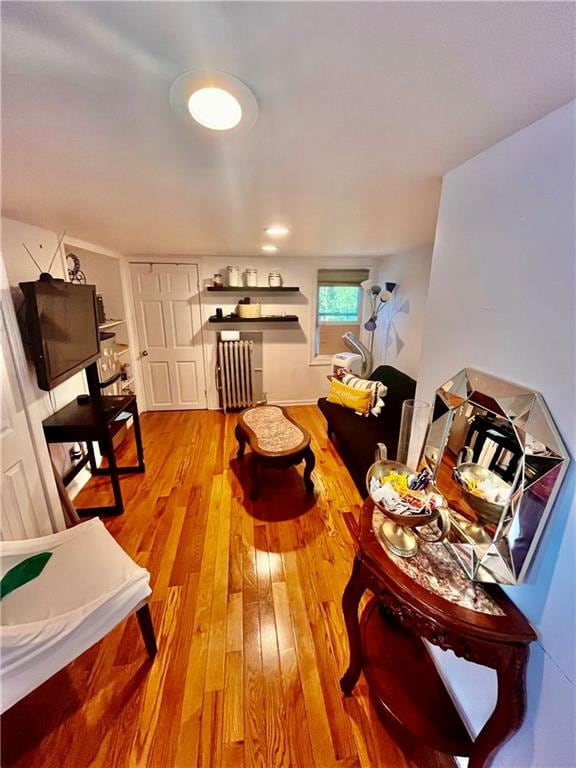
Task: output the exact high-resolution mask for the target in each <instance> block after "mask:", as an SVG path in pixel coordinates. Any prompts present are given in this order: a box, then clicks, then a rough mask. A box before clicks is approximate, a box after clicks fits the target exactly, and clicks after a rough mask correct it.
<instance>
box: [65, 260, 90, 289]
mask: <svg viewBox="0 0 576 768" xmlns="http://www.w3.org/2000/svg"><path fill="white" fill-rule="evenodd" d="M66 264H67V265H68V277H69V278H70V282H72V283H86V275H85V274H84V272H82V267H81V265H80V259H79V258H78V256H76V254H74V253H69V254H67V255H66Z"/></svg>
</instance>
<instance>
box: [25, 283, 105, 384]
mask: <svg viewBox="0 0 576 768" xmlns="http://www.w3.org/2000/svg"><path fill="white" fill-rule="evenodd" d="M20 288H21V289H22V291H23V293H24V297H25V302H26V304H25V307H26V329H25V330H26V335H27V340H28V346H29V349H30V352H31V354H32V358H33V360H34V366H35V368H36V376H37V379H38V386H39V387H40V389H45V390H49V389H53V388H54V387H55V386H57V385H58V384H61V383H62V382H63V381H66V379H69V378H70V377H71V376H73V375H74V374H75V373H78V371H81V370H82V369H83V368H86V366H87V365H89V364H90V363H93V362H95V361H96V360H97V359H98V358H99V357H100V337H99V334H98V316H97V313H96V287H95V286H94V285H78V284H75V283H66V282H64V281H63V280H37V281H36V282H34V283H20Z"/></svg>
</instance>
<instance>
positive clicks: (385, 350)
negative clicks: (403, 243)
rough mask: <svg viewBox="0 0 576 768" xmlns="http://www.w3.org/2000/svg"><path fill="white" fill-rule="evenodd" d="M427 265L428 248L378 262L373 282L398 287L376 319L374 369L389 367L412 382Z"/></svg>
mask: <svg viewBox="0 0 576 768" xmlns="http://www.w3.org/2000/svg"><path fill="white" fill-rule="evenodd" d="M431 265H432V246H431V245H430V246H423V247H421V248H412V249H410V250H408V251H401V252H399V253H394V254H391V255H389V256H382V258H381V259H379V262H378V270H377V274H376V281H377V283H378V284H379V285H382V286H383V285H384V283H385V282H390V281H391V282H393V283H397V285H398V287H397V289H396V291H395V293H394V297H393V298H392V299H391V300H390V301H389V302H388V304H386V306H385V307H384V309H383V310H382V311H381V312H380V314H379V316H378V327H377V329H376V331H375V333H374V350H373V354H374V362H375V366H376V365H377V364H378V365H380V364H386V365H393V366H394V367H395V368H398V369H399V370H401V371H403V372H404V373H407V374H408V375H409V376H412V378H414V379H416V378H417V377H418V367H419V364H420V351H421V346H422V333H423V331H424V321H425V315H426V299H427V296H428V284H429V281H430V268H431Z"/></svg>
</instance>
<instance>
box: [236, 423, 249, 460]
mask: <svg viewBox="0 0 576 768" xmlns="http://www.w3.org/2000/svg"><path fill="white" fill-rule="evenodd" d="M234 436H235V437H236V440H238V453H237V454H236V458H237V459H242V458H244V450H245V448H246V435H245V434H244V432H243V431H242V430H241V429H240V427H239V425H238V424H237V425H236V429H235V430H234Z"/></svg>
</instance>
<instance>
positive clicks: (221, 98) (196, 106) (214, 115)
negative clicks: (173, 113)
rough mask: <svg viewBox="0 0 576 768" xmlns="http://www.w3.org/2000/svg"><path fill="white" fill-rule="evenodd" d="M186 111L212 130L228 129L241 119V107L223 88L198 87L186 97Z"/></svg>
mask: <svg viewBox="0 0 576 768" xmlns="http://www.w3.org/2000/svg"><path fill="white" fill-rule="evenodd" d="M188 111H189V112H190V114H191V115H192V117H193V118H194V120H196V122H197V123H200V125H203V126H204V127H205V128H211V129H212V130H213V131H229V130H230V129H231V128H234V127H235V126H237V125H238V123H239V122H240V120H241V119H242V107H241V106H240V103H239V102H238V99H235V98H234V96H232V94H231V93H228V91H225V90H224V89H223V88H200V89H199V90H197V91H194V93H193V94H192V96H190V98H189V99H188Z"/></svg>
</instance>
